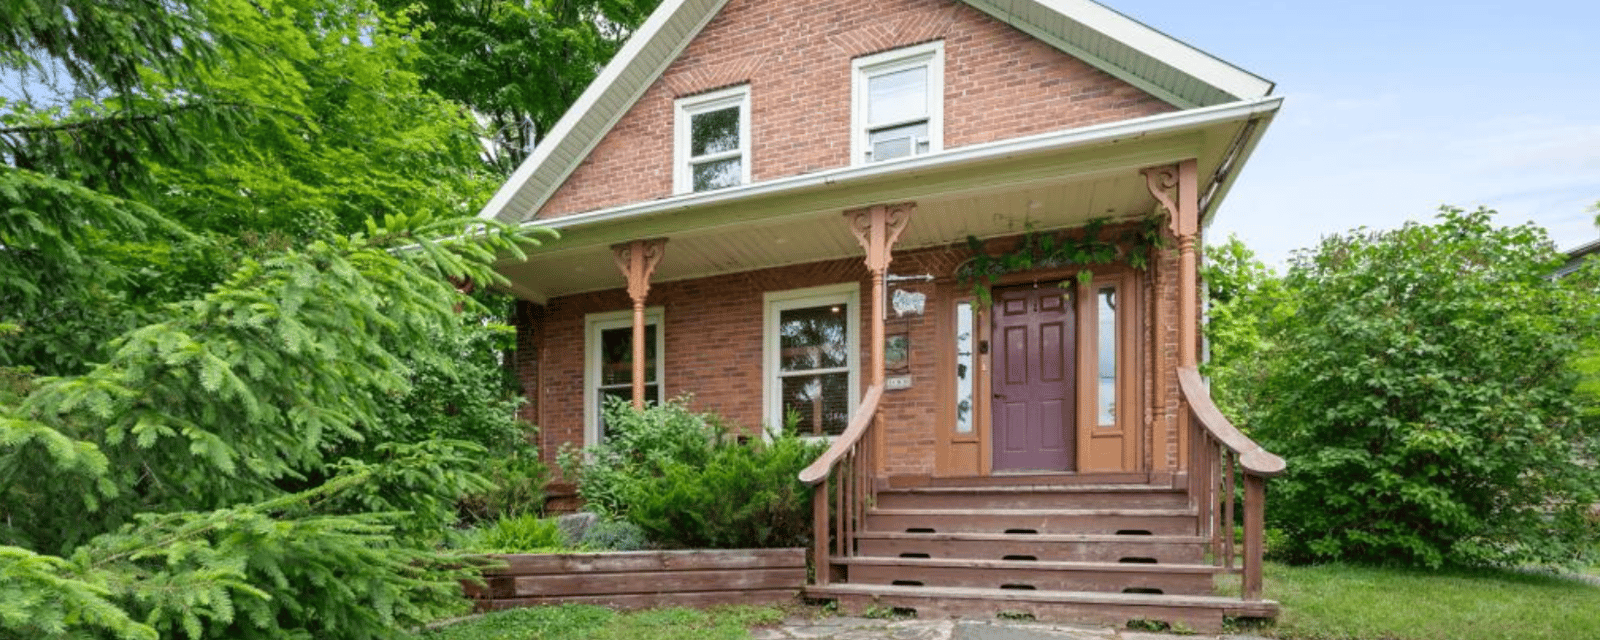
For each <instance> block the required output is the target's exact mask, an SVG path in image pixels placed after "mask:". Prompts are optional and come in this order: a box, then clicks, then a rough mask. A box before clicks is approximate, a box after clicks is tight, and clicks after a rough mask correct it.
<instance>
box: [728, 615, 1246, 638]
mask: <svg viewBox="0 0 1600 640" xmlns="http://www.w3.org/2000/svg"><path fill="white" fill-rule="evenodd" d="M751 634H752V637H753V638H754V639H755V640H1265V639H1263V638H1260V637H1258V636H1248V635H1220V636H1217V635H1173V634H1166V633H1147V632H1143V631H1128V630H1123V629H1112V628H1110V627H1095V626H1084V625H1070V624H1042V623H1035V622H1003V621H986V620H882V619H874V618H850V617H833V618H808V617H794V618H790V619H789V620H786V621H785V622H784V623H783V625H782V626H778V627H769V628H762V629H755V630H754V631H752V632H751Z"/></svg>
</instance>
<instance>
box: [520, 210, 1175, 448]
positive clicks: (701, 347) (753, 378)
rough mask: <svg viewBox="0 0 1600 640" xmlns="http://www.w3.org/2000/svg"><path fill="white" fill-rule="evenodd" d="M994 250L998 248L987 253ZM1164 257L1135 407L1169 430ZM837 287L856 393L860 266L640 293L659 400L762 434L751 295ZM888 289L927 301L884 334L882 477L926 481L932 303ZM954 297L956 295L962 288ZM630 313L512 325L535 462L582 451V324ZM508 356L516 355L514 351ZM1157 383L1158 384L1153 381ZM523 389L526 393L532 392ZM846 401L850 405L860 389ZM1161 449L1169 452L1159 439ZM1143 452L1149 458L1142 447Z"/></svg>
mask: <svg viewBox="0 0 1600 640" xmlns="http://www.w3.org/2000/svg"><path fill="white" fill-rule="evenodd" d="M1005 242H1006V241H1003V240H1002V241H999V242H998V243H997V246H998V245H1004V244H1005ZM669 250H670V249H669ZM1172 253H1173V252H1171V251H1167V252H1163V253H1162V255H1161V256H1159V257H1158V258H1157V260H1155V261H1154V262H1155V265H1153V267H1154V270H1153V273H1152V274H1151V275H1153V276H1154V277H1153V278H1150V279H1149V280H1148V282H1151V283H1152V286H1151V287H1150V289H1149V294H1148V295H1150V296H1152V297H1159V298H1161V305H1162V308H1163V309H1165V315H1164V316H1162V318H1164V319H1163V320H1160V321H1159V322H1150V321H1147V330H1146V331H1145V332H1144V335H1147V336H1149V337H1150V339H1153V340H1156V341H1157V342H1158V346H1156V347H1155V348H1153V349H1148V350H1147V353H1150V354H1152V355H1151V358H1152V361H1151V362H1150V363H1149V366H1147V367H1146V368H1145V371H1146V377H1147V379H1146V380H1145V381H1144V384H1143V385H1141V388H1143V389H1146V390H1147V393H1150V394H1151V395H1152V396H1157V397H1158V398H1157V400H1156V401H1155V402H1151V403H1146V405H1145V406H1146V407H1147V411H1149V414H1148V415H1147V424H1151V425H1153V426H1156V427H1158V428H1163V429H1169V430H1170V429H1172V428H1174V426H1175V424H1176V417H1175V416H1176V406H1177V405H1176V398H1177V386H1176V377H1175V374H1174V373H1173V369H1172V368H1173V367H1175V366H1176V362H1177V359H1176V357H1177V352H1176V349H1177V329H1176V324H1175V323H1176V309H1177V307H1176V300H1177V298H1176V295H1177V293H1176V287H1177V277H1176V274H1177V262H1176V258H1175V257H1173V256H1172V255H1171V254H1172ZM970 255H971V254H970V253H969V252H968V251H967V249H966V248H965V247H964V246H959V247H941V248H933V249H923V250H918V251H908V252H906V253H904V254H900V255H896V256H895V258H894V263H893V265H892V271H893V272H894V273H897V274H907V275H911V274H932V275H934V276H936V277H938V278H940V282H948V281H949V280H950V277H951V275H952V274H953V273H954V270H955V268H956V267H957V266H958V265H959V264H960V263H961V262H962V261H964V260H966V259H967V258H968V257H969V256H970ZM843 282H856V283H859V284H860V286H861V298H860V303H859V305H858V306H859V309H860V312H861V314H862V316H861V325H860V326H861V334H862V336H861V354H860V359H861V379H862V384H863V388H864V385H865V384H866V383H867V382H868V380H870V376H871V374H870V369H871V367H870V366H869V363H870V361H871V344H870V342H871V341H870V340H869V339H868V336H869V335H870V328H869V327H870V325H869V324H868V321H869V320H870V309H871V299H870V296H871V290H872V286H871V282H870V281H869V280H868V273H867V270H866V267H865V266H864V265H863V263H862V261H861V260H860V259H854V258H852V259H846V260H832V261H826V262H817V263H811V264H804V265H796V266H790V267H780V268H774V269H764V270H759V271H750V272H745V273H739V274H732V275H724V276H715V277H710V278H702V279H697V280H687V281H682V282H666V283H658V284H656V285H654V286H652V287H651V290H650V298H649V304H650V305H651V306H661V307H663V310H662V313H663V318H664V321H665V332H666V340H665V347H666V354H665V357H666V362H665V368H666V375H665V380H664V382H665V389H664V390H665V392H666V395H667V397H675V396H679V395H681V394H685V393H689V394H693V396H694V400H693V402H692V403H691V406H692V407H693V408H694V409H695V410H697V411H709V412H714V413H717V414H719V415H721V416H723V417H724V418H727V419H728V420H729V421H730V422H732V423H734V424H738V425H741V426H744V427H747V428H755V427H758V426H761V425H763V424H764V422H765V416H764V415H763V414H762V375H763V370H762V362H761V357H762V331H763V318H762V314H763V307H764V304H765V303H764V299H763V294H764V293H766V292H769V291H786V290H790V289H800V288H805V287H815V286H822V285H828V284H838V283H843ZM898 288H907V289H912V290H916V291H920V292H922V293H925V294H927V295H928V299H927V306H926V310H927V311H926V313H924V314H923V315H922V316H917V317H906V318H896V317H895V316H894V315H893V313H892V312H891V313H890V317H889V320H888V323H887V329H888V332H889V333H899V332H904V333H907V334H909V336H910V340H911V345H912V352H911V375H912V386H911V388H909V389H904V390H896V391H889V392H887V393H886V394H885V396H884V402H883V405H882V411H883V416H884V419H885V420H884V424H885V425H886V433H885V439H884V441H885V442H886V443H887V452H886V455H885V460H886V471H887V472H888V473H889V474H890V475H926V474H931V473H932V472H933V469H934V464H935V459H934V455H935V454H934V447H935V437H936V436H935V426H936V425H937V424H938V422H937V421H938V420H939V419H940V416H939V415H938V407H939V398H938V397H937V391H938V385H937V380H936V379H935V376H936V375H937V374H936V367H935V363H936V361H937V359H938V358H941V357H944V356H943V349H944V347H945V346H946V345H945V344H944V342H943V340H942V338H941V337H940V336H939V335H938V334H937V330H936V327H937V318H936V317H935V316H934V315H933V314H934V313H936V312H938V310H940V309H942V308H943V306H942V305H941V304H940V301H939V300H938V299H937V297H936V295H935V292H936V291H937V287H936V283H926V284H906V285H902V286H900V287H898ZM957 289H958V290H964V287H961V288H957ZM630 308H631V302H630V301H629V299H628V297H627V295H626V293H625V292H624V291H623V290H621V289H617V290H611V291H602V292H595V293H587V294H579V295H574V296H567V297H562V298H556V299H554V300H551V301H550V304H549V305H548V306H546V307H544V309H543V312H542V313H540V314H537V315H531V314H524V315H522V316H521V318H523V319H525V320H527V321H532V322H536V323H537V324H538V326H537V327H536V328H533V327H519V336H521V335H524V334H526V335H529V336H536V337H537V341H538V342H537V346H536V348H537V350H538V354H539V357H538V358H537V361H538V379H539V380H541V381H542V382H543V387H542V388H538V390H537V395H535V396H533V397H532V398H531V400H535V401H536V402H534V403H533V404H534V405H535V406H537V408H538V409H537V415H538V418H537V424H538V426H539V428H540V445H541V451H542V454H543V456H544V457H545V458H546V460H547V461H552V462H553V461H554V456H555V454H556V452H557V451H558V450H559V448H560V447H561V446H562V444H564V443H571V444H572V445H573V446H581V445H582V444H583V410H584V406H583V402H584V399H583V385H584V371H583V366H584V362H583V358H584V316H586V315H587V314H591V313H604V312H613V311H624V310H627V309H630ZM1150 308H1151V307H1149V306H1147V307H1146V309H1150ZM1158 325H1159V326H1158ZM518 347H519V349H522V348H524V343H523V342H522V341H521V340H519V343H518ZM524 361H525V359H524V358H523V357H522V356H521V355H519V356H518V358H517V359H516V362H518V363H519V366H520V363H523V362H524ZM1158 371H1159V372H1162V373H1160V374H1157V373H1155V372H1158ZM527 389H528V390H529V392H534V390H535V389H536V387H534V386H528V387H527ZM856 392H857V393H860V392H861V389H857V390H856ZM1146 437H1148V436H1146ZM1173 437H1175V434H1174V436H1173ZM1169 441H1172V440H1170V438H1169ZM1147 442H1148V440H1147ZM1172 442H1175V441H1172ZM1173 446H1175V445H1173ZM1145 450H1146V451H1149V450H1150V449H1149V447H1148V446H1146V447H1145ZM1166 455H1167V456H1168V457H1169V459H1173V458H1174V456H1175V455H1176V454H1175V449H1173V448H1172V447H1169V449H1168V451H1167V452H1166Z"/></svg>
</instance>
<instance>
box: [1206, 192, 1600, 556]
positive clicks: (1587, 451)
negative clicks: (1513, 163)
mask: <svg viewBox="0 0 1600 640" xmlns="http://www.w3.org/2000/svg"><path fill="white" fill-rule="evenodd" d="M1491 213H1492V212H1490V211H1487V210H1483V209H1480V210H1478V211H1475V212H1464V211H1461V210H1458V209H1448V208H1447V209H1445V210H1443V212H1442V213H1441V215H1440V219H1439V221H1438V222H1437V223H1435V224H1431V225H1423V224H1417V223H1407V224H1406V225H1405V226H1403V227H1401V228H1399V229H1396V230H1392V231H1385V232H1368V231H1365V230H1358V231H1356V232H1352V233H1350V234H1346V235H1340V236H1332V237H1329V238H1326V239H1324V241H1323V242H1322V244H1321V246H1320V247H1318V248H1317V250H1316V251H1314V252H1307V253H1302V254H1300V255H1298V256H1297V257H1296V258H1295V260H1294V262H1293V265H1292V266H1291V268H1290V270H1289V273H1288V275H1287V276H1286V277H1285V279H1284V281H1283V286H1284V289H1285V290H1286V296H1287V301H1286V303H1285V304H1287V305H1288V307H1287V308H1288V309H1289V312H1287V313H1277V314H1273V315H1272V316H1271V319H1272V321H1271V322H1270V324H1269V326H1267V327H1266V330H1265V336H1266V340H1264V341H1263V344H1264V345H1265V348H1264V351H1263V352H1262V353H1257V354H1253V355H1251V356H1250V357H1251V358H1253V359H1256V360H1258V361H1259V362H1260V363H1261V364H1260V367H1261V370H1262V371H1263V372H1264V375H1261V376H1255V375H1247V376H1244V378H1247V379H1251V380H1256V381H1257V382H1256V383H1257V384H1261V385H1262V387H1261V389H1260V392H1259V393H1255V394H1251V395H1250V396H1237V395H1236V396H1234V397H1248V398H1249V399H1250V400H1251V401H1253V402H1257V403H1259V404H1258V406H1256V407H1255V408H1254V411H1251V412H1247V414H1248V415H1252V417H1254V418H1255V421H1254V424H1252V425H1251V427H1252V429H1253V435H1254V436H1255V437H1257V438H1258V439H1260V440H1261V441H1262V442H1263V443H1264V444H1265V445H1266V446H1267V447H1268V448H1269V449H1271V450H1273V451H1275V452H1277V453H1279V454H1281V455H1283V457H1284V458H1286V459H1287V460H1288V462H1289V471H1288V475H1287V476H1286V477H1285V478H1284V479H1282V480H1279V481H1275V482H1274V484H1273V487H1272V489H1271V491H1272V497H1271V506H1270V507H1269V509H1268V515H1269V517H1270V518H1271V519H1272V520H1273V523H1272V524H1273V526H1275V527H1280V528H1282V529H1283V531H1284V532H1285V533H1286V534H1287V536H1286V538H1285V542H1287V544H1286V545H1284V547H1283V548H1282V552H1283V554H1284V557H1287V558H1289V559H1291V560H1294V561H1301V562H1305V561H1321V560H1331V559H1349V560H1360V561H1366V562H1383V563H1400V564H1416V565H1426V566H1430V567H1437V566H1440V565H1444V564H1466V565H1473V564H1524V563H1549V564H1568V565H1571V564H1577V563H1581V562H1583V561H1584V558H1585V556H1586V555H1587V554H1589V553H1592V552H1593V544H1594V540H1595V539H1596V537H1595V536H1596V528H1597V527H1596V525H1597V523H1596V522H1595V520H1594V519H1593V518H1592V517H1587V510H1588V509H1589V505H1591V504H1593V502H1594V500H1595V499H1596V489H1597V487H1600V478H1597V477H1596V471H1595V469H1594V466H1593V464H1592V461H1593V460H1594V459H1595V455H1596V450H1595V445H1596V441H1597V439H1596V436H1597V433H1596V429H1595V427H1594V425H1593V423H1592V422H1591V421H1586V420H1583V419H1580V415H1581V413H1580V411H1579V406H1578V398H1579V396H1577V395H1576V394H1575V393H1574V389H1575V386H1576V382H1577V378H1576V376H1575V375H1574V374H1573V372H1572V371H1571V369H1570V367H1569V362H1570V360H1571V359H1572V357H1573V356H1574V355H1575V354H1576V353H1578V350H1579V348H1580V346H1581V345H1582V344H1583V340H1585V339H1587V338H1588V337H1589V336H1592V335H1594V334H1595V332H1596V330H1597V323H1596V304H1595V302H1596V299H1597V298H1596V296H1595V291H1594V289H1593V287H1592V286H1591V287H1590V288H1589V289H1587V290H1580V289H1579V287H1578V282H1579V281H1578V280H1575V279H1572V280H1567V281H1562V280H1555V279H1553V278H1551V277H1550V274H1551V272H1552V271H1553V270H1554V269H1555V267H1557V266H1558V265H1560V264H1561V256H1560V254H1558V253H1557V252H1556V251H1555V250H1554V247H1553V246H1552V245H1551V243H1550V241H1549V239H1548V238H1547V237H1546V235H1545V233H1544V231H1543V230H1542V229H1539V228H1538V227H1534V226H1532V225H1522V226H1517V227H1495V226H1493V225H1492V224H1491V223H1490V214H1491ZM1224 353H1225V351H1224ZM1223 365H1224V366H1227V363H1223ZM1252 366H1254V365H1252ZM1230 379H1237V378H1230V377H1226V376H1223V377H1219V380H1230Z"/></svg>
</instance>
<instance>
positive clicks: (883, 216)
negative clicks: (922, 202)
mask: <svg viewBox="0 0 1600 640" xmlns="http://www.w3.org/2000/svg"><path fill="white" fill-rule="evenodd" d="M916 209H917V203H915V202H901V203H899V204H876V205H872V206H870V207H864V208H861V209H851V210H849V211H846V212H844V216H845V217H846V218H848V219H849V220H850V232H851V233H853V234H855V236H856V241H857V242H860V243H861V248H862V249H864V250H866V252H867V270H868V271H871V272H872V273H874V274H879V273H886V272H887V271H888V269H889V262H890V261H891V260H893V259H894V257H893V255H892V251H893V249H894V244H895V243H896V242H899V241H900V232H902V231H905V230H906V223H908V222H910V221H911V212H912V211H916Z"/></svg>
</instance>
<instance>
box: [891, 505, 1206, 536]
mask: <svg viewBox="0 0 1600 640" xmlns="http://www.w3.org/2000/svg"><path fill="white" fill-rule="evenodd" d="M866 520H867V521H866V526H865V527H863V528H864V529H865V530H867V531H899V532H905V533H1012V534H1027V533H1030V532H1031V533H1035V534H1064V533H1088V534H1130V535H1141V534H1142V535H1194V534H1195V532H1196V529H1197V526H1198V519H1197V517H1196V514H1195V511H1194V510H1193V509H1189V508H1183V509H878V508H874V509H870V510H868V511H867V518H866Z"/></svg>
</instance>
